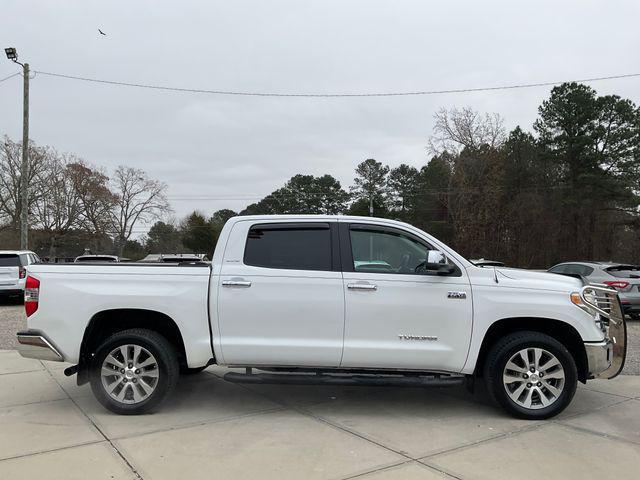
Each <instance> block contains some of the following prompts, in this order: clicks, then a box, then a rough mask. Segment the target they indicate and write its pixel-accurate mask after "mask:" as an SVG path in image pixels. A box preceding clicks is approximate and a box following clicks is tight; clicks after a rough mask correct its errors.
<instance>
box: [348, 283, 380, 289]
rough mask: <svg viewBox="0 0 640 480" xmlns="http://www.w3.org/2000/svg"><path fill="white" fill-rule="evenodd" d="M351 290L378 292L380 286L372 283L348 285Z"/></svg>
mask: <svg viewBox="0 0 640 480" xmlns="http://www.w3.org/2000/svg"><path fill="white" fill-rule="evenodd" d="M347 288H348V289H349V290H377V289H378V286H377V285H373V284H371V283H348V284H347Z"/></svg>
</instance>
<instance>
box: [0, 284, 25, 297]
mask: <svg viewBox="0 0 640 480" xmlns="http://www.w3.org/2000/svg"><path fill="white" fill-rule="evenodd" d="M0 295H5V296H7V295H12V296H13V295H16V296H18V295H24V288H19V287H14V286H11V287H6V286H0Z"/></svg>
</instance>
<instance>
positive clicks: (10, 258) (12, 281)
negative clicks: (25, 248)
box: [0, 253, 20, 288]
mask: <svg viewBox="0 0 640 480" xmlns="http://www.w3.org/2000/svg"><path fill="white" fill-rule="evenodd" d="M19 271H20V257H19V256H18V255H17V254H15V253H0V288H3V287H4V288H8V287H15V286H17V285H18V276H19Z"/></svg>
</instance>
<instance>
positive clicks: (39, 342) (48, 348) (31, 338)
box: [17, 330, 64, 362]
mask: <svg viewBox="0 0 640 480" xmlns="http://www.w3.org/2000/svg"><path fill="white" fill-rule="evenodd" d="M17 337H18V353H20V355H22V356H23V357H25V358H37V359H38V360H51V361H54V362H63V361H64V357H63V356H62V354H61V353H60V352H59V351H58V349H57V348H56V347H55V346H54V345H53V344H52V343H51V342H50V341H49V339H48V338H47V337H46V336H45V335H44V334H42V333H40V332H37V331H35V330H25V331H22V332H18V333H17Z"/></svg>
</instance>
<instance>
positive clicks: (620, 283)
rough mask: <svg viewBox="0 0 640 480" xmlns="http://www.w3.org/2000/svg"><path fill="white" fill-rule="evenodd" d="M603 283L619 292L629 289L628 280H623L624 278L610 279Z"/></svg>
mask: <svg viewBox="0 0 640 480" xmlns="http://www.w3.org/2000/svg"><path fill="white" fill-rule="evenodd" d="M604 284H605V285H608V286H610V287H611V288H615V289H616V290H619V291H621V292H628V291H629V290H631V287H630V286H629V282H625V281H624V280H612V281H610V282H604Z"/></svg>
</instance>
